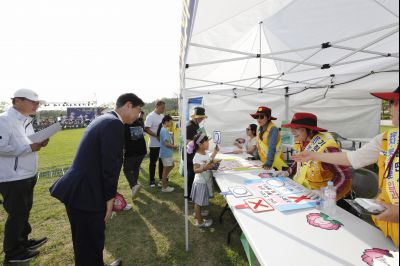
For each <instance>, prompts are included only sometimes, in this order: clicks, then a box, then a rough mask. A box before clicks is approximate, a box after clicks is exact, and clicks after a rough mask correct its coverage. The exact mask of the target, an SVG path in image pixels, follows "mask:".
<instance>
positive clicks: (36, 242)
mask: <svg viewBox="0 0 400 266" xmlns="http://www.w3.org/2000/svg"><path fill="white" fill-rule="evenodd" d="M47 241H48V239H47V237H43V238H39V239H30V240H28V241H27V242H25V244H24V247H25V248H27V249H31V250H32V249H38V248H40V247H41V246H43V245H44V244H46V242H47Z"/></svg>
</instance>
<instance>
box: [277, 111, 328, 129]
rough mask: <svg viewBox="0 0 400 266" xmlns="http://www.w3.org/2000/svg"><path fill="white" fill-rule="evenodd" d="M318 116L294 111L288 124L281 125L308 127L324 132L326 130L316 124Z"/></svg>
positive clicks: (285, 126)
mask: <svg viewBox="0 0 400 266" xmlns="http://www.w3.org/2000/svg"><path fill="white" fill-rule="evenodd" d="M317 122H318V118H317V116H316V115H314V114H310V113H295V114H294V116H293V118H292V122H291V123H290V124H285V125H282V127H284V128H309V129H312V130H315V131H319V132H326V131H328V130H326V129H323V128H320V127H318V126H317V124H318V123H317Z"/></svg>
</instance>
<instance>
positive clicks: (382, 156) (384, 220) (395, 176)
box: [293, 88, 399, 247]
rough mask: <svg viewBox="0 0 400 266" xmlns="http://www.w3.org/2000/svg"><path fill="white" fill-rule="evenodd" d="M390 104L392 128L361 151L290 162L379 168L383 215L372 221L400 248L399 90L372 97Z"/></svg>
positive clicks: (302, 155)
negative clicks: (371, 165)
mask: <svg viewBox="0 0 400 266" xmlns="http://www.w3.org/2000/svg"><path fill="white" fill-rule="evenodd" d="M372 95H374V96H376V97H378V98H380V99H382V100H385V101H389V102H390V113H391V116H392V121H393V125H394V126H395V128H393V129H391V130H389V131H387V132H385V133H383V134H381V135H378V136H376V137H375V138H374V139H373V140H372V141H371V142H370V143H368V144H366V145H365V146H363V147H362V148H361V149H359V150H357V151H353V152H348V153H315V152H310V151H305V152H302V153H300V154H299V155H296V156H294V157H293V158H294V159H295V160H296V161H298V162H307V161H312V160H313V161H322V162H326V163H331V164H337V165H351V166H352V167H353V168H361V167H364V166H367V165H370V164H373V163H377V164H378V167H379V188H380V191H381V194H380V195H379V200H381V201H382V202H383V204H384V205H385V206H386V211H385V212H383V213H382V214H380V215H378V216H374V217H373V220H374V222H375V224H376V226H378V227H379V228H380V229H381V230H382V232H383V233H384V234H385V236H388V237H390V238H391V239H392V240H393V242H394V244H395V245H396V246H397V247H398V246H399V88H397V90H395V91H394V92H388V93H372Z"/></svg>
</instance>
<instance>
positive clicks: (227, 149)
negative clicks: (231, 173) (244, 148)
mask: <svg viewBox="0 0 400 266" xmlns="http://www.w3.org/2000/svg"><path fill="white" fill-rule="evenodd" d="M236 150H238V148H236V147H220V150H219V152H220V153H222V154H229V153H233V152H235V151H236Z"/></svg>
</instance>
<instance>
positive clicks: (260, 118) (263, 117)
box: [257, 115, 266, 120]
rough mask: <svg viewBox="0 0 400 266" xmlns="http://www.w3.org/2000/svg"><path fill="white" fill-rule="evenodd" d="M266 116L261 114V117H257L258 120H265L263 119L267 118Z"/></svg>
mask: <svg viewBox="0 0 400 266" xmlns="http://www.w3.org/2000/svg"><path fill="white" fill-rule="evenodd" d="M265 118H266V116H264V115H260V116H259V117H257V120H263V119H265Z"/></svg>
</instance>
